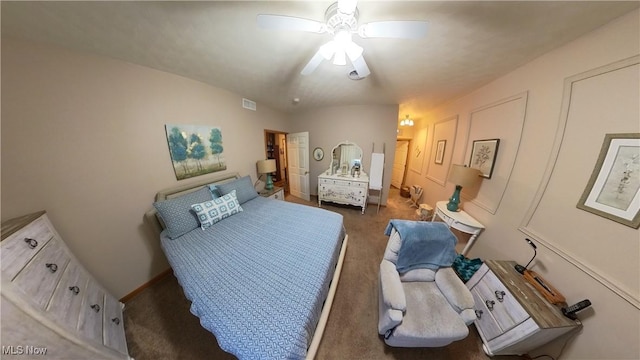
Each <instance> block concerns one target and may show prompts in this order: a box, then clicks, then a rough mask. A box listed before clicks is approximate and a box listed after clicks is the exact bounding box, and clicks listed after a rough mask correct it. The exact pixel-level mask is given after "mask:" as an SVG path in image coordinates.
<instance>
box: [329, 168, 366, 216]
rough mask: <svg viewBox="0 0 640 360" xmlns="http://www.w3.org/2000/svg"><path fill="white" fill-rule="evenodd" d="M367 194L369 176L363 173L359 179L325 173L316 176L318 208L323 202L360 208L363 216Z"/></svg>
mask: <svg viewBox="0 0 640 360" xmlns="http://www.w3.org/2000/svg"><path fill="white" fill-rule="evenodd" d="M368 193H369V176H367V174H366V173H365V172H361V173H360V176H359V177H352V176H350V175H344V176H343V175H330V174H326V173H325V174H322V175H319V176H318V206H322V202H323V201H330V202H334V203H338V204H345V205H354V206H360V207H362V213H363V214H364V210H365V209H366V207H367V195H368Z"/></svg>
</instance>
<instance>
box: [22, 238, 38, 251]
mask: <svg viewBox="0 0 640 360" xmlns="http://www.w3.org/2000/svg"><path fill="white" fill-rule="evenodd" d="M24 242H26V243H27V245H29V247H30V248H32V249H35V248H36V246H38V241H37V240H36V239H32V238H24Z"/></svg>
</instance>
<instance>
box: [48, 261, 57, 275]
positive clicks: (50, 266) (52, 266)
mask: <svg viewBox="0 0 640 360" xmlns="http://www.w3.org/2000/svg"><path fill="white" fill-rule="evenodd" d="M46 266H47V267H48V268H49V270H50V271H51V272H52V273H54V272H56V271H58V265H56V264H52V263H47V265H46Z"/></svg>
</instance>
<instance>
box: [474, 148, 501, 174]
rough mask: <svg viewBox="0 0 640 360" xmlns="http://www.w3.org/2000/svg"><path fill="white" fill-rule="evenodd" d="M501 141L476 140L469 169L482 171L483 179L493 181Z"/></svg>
mask: <svg viewBox="0 0 640 360" xmlns="http://www.w3.org/2000/svg"><path fill="white" fill-rule="evenodd" d="M498 145H500V139H487V140H474V141H473V147H472V148H471V159H470V160H469V167H472V168H474V169H478V170H480V172H481V174H480V176H482V177H483V178H486V179H491V176H492V175H493V166H494V165H495V164H496V155H497V154H498Z"/></svg>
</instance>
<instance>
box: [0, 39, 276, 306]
mask: <svg viewBox="0 0 640 360" xmlns="http://www.w3.org/2000/svg"><path fill="white" fill-rule="evenodd" d="M241 100H242V98H241V96H239V95H236V94H232V93H229V92H227V91H225V90H221V89H216V88H213V87H211V86H208V85H205V84H203V83H199V82H197V81H193V80H189V79H186V78H183V77H180V76H176V75H172V74H168V73H165V72H161V71H156V70H153V69H150V68H145V67H141V66H136V65H133V64H129V63H124V62H121V61H115V60H110V59H107V58H104V57H96V56H92V55H86V54H81V53H75V52H70V51H66V50H63V49H60V48H56V47H48V46H41V45H37V44H31V43H25V42H21V41H13V40H10V39H4V38H3V39H2V189H3V191H2V219H3V220H4V219H9V218H11V217H14V216H19V215H23V214H25V213H29V212H33V211H37V210H41V209H45V210H47V212H48V213H49V216H50V218H51V220H52V222H53V224H54V225H55V226H56V228H57V230H58V231H59V232H60V234H61V235H62V237H63V238H64V239H65V241H66V242H67V243H68V245H69V247H70V248H71V249H72V251H74V253H75V254H76V255H77V257H78V258H79V259H80V261H81V262H82V263H83V264H84V265H85V266H86V267H87V269H88V270H89V271H90V272H92V273H93V274H94V275H95V276H96V278H97V279H98V280H99V281H100V282H102V284H103V285H104V286H105V287H106V288H107V290H109V291H111V292H112V293H113V294H114V295H115V296H117V297H121V296H123V295H125V294H127V293H129V292H131V291H133V290H134V289H136V288H137V287H139V286H140V285H142V284H144V283H145V282H147V281H148V280H149V279H150V278H152V277H153V276H155V275H157V274H158V273H159V272H161V271H163V270H165V269H167V268H168V264H167V262H166V259H165V257H164V255H163V254H162V251H161V249H160V248H159V241H158V239H157V238H156V237H155V236H154V235H152V234H150V233H149V231H148V228H147V226H145V225H144V224H143V222H142V220H143V214H144V212H145V211H147V210H149V209H150V208H151V206H152V205H151V204H152V202H153V198H154V195H155V193H156V192H157V191H158V190H159V189H162V188H166V187H169V186H173V185H175V184H177V181H176V178H175V175H174V172H173V168H172V165H171V161H170V158H169V152H168V146H167V141H166V136H165V130H164V125H165V124H166V123H170V124H194V125H212V126H220V127H221V130H222V135H223V140H224V149H225V151H224V153H225V158H226V161H227V169H229V170H228V171H237V172H239V173H240V174H242V175H246V174H249V175H251V177H252V178H253V179H255V178H256V171H255V162H256V161H257V160H258V159H262V158H264V132H263V131H264V129H265V128H267V129H273V130H283V131H286V130H287V122H286V120H287V119H286V116H285V115H283V114H281V113H279V112H277V111H273V110H270V109H268V108H266V107H264V106H261V104H257V111H256V112H254V111H249V110H245V109H243V108H242V107H241ZM181 182H185V183H186V182H189V179H186V180H182V181H181Z"/></svg>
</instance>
